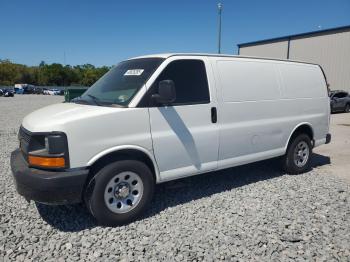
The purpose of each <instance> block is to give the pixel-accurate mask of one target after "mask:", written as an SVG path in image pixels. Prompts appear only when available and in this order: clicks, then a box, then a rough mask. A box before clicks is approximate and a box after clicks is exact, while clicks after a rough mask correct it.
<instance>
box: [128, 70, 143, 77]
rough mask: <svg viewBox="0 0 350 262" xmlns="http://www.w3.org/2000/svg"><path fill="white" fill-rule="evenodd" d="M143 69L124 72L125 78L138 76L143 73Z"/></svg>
mask: <svg viewBox="0 0 350 262" xmlns="http://www.w3.org/2000/svg"><path fill="white" fill-rule="evenodd" d="M143 71H144V70H143V69H129V70H128V71H126V72H125V74H124V75H125V76H140V75H141V74H142V73H143Z"/></svg>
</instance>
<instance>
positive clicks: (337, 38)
mask: <svg viewBox="0 0 350 262" xmlns="http://www.w3.org/2000/svg"><path fill="white" fill-rule="evenodd" d="M238 54H239V55H242V56H259V57H270V58H278V59H290V60H297V61H304V62H310V63H316V64H320V65H321V66H322V68H323V70H324V72H325V74H326V76H327V80H328V83H329V84H330V89H331V90H338V89H342V90H347V91H348V92H350V25H349V26H343V27H337V28H332V29H326V30H319V31H314V32H308V33H303V34H297V35H289V36H283V37H278V38H272V39H266V40H261V41H255V42H249V43H242V44H238Z"/></svg>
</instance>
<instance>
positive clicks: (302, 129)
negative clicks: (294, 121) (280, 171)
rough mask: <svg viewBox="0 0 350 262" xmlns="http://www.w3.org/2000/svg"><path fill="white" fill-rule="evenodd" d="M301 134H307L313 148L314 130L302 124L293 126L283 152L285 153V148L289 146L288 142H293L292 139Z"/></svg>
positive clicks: (309, 125)
mask: <svg viewBox="0 0 350 262" xmlns="http://www.w3.org/2000/svg"><path fill="white" fill-rule="evenodd" d="M301 133H303V134H307V135H308V136H309V137H310V139H311V145H312V146H314V144H315V140H314V130H313V128H312V125H311V124H310V123H308V122H303V123H300V124H298V125H297V126H295V127H294V129H293V130H292V132H291V133H290V135H289V137H288V140H287V143H286V145H285V147H284V152H286V151H287V147H288V145H289V144H290V142H291V141H292V140H293V138H294V137H295V136H297V135H298V134H301Z"/></svg>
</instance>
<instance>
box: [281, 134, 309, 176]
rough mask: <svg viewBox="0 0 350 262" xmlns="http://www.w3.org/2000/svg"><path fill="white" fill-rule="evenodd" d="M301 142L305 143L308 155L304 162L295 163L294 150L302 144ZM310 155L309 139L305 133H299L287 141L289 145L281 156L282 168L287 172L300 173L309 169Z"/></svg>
mask: <svg viewBox="0 0 350 262" xmlns="http://www.w3.org/2000/svg"><path fill="white" fill-rule="evenodd" d="M301 142H305V144H306V145H307V151H308V157H307V160H306V162H305V163H300V165H297V164H296V163H295V155H294V154H295V150H296V147H297V146H298V145H300V144H303V143H301ZM311 156H312V146H311V139H310V137H309V136H308V135H306V134H299V135H297V136H295V137H294V138H292V140H291V141H290V142H289V145H288V147H287V152H286V154H285V155H284V156H283V158H282V164H283V169H284V171H285V172H287V173H288V174H300V173H304V172H306V171H308V170H309V169H310V163H311Z"/></svg>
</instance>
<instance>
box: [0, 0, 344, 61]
mask: <svg viewBox="0 0 350 262" xmlns="http://www.w3.org/2000/svg"><path fill="white" fill-rule="evenodd" d="M218 2H219V1H218V0H217V1H215V0H187V1H186V0H173V1H167V0H162V1H161V0H159V1H156V0H147V1H141V0H140V1H139V0H133V1H125V0H124V1H118V0H111V1H107V0H96V1H92V0H31V1H30V0H0V59H10V60H11V61H13V62H16V63H21V64H26V65H38V64H39V63H40V61H45V62H46V63H62V64H70V65H77V64H85V63H90V64H93V65H96V66H102V65H108V66H110V65H113V64H116V63H118V62H119V61H121V60H123V59H127V58H130V57H134V56H139V55H145V54H154V53H168V52H204V53H216V52H217V39H218V34H217V31H218V11H217V3H218ZM221 2H222V4H223V11H222V53H227V54H236V53H237V44H239V43H244V42H250V41H256V40H261V39H266V38H272V37H279V36H285V35H289V34H297V33H303V32H309V31H315V30H319V29H320V28H321V29H327V28H332V27H338V26H344V25H350V0H333V1H332V0H293V1H290V0H289V1H287V0H260V1H259V0H245V1H244V0H239V1H238V0H222V1H221Z"/></svg>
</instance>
